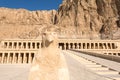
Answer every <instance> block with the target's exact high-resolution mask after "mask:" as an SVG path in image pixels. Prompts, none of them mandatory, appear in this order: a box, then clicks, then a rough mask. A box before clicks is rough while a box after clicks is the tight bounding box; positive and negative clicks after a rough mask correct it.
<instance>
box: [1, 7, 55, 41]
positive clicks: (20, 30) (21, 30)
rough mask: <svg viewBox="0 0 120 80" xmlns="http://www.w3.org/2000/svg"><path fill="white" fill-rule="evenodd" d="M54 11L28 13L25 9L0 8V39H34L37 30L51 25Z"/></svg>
mask: <svg viewBox="0 0 120 80" xmlns="http://www.w3.org/2000/svg"><path fill="white" fill-rule="evenodd" d="M55 14H56V11H55V10H51V11H28V10H25V9H8V8H0V37H1V38H24V39H26V38H34V37H36V36H37V35H38V32H36V31H38V30H39V28H42V27H47V26H50V25H52V24H53V21H54V16H55Z"/></svg>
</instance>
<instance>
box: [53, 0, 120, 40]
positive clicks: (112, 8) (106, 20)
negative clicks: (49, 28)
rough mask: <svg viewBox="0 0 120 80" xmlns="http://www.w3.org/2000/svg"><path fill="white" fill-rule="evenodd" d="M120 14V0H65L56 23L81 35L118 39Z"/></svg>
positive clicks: (92, 37) (93, 37) (119, 35)
mask: <svg viewBox="0 0 120 80" xmlns="http://www.w3.org/2000/svg"><path fill="white" fill-rule="evenodd" d="M119 16H120V0H64V1H63V4H61V5H60V7H59V10H58V18H57V20H56V22H55V23H56V24H57V25H59V26H62V27H65V28H68V29H71V30H73V29H74V30H75V31H74V32H79V35H80V36H81V37H87V38H90V39H95V38H102V39H118V38H119V37H120V34H119V31H120V30H119V27H120V17H119ZM116 22H117V23H116Z"/></svg>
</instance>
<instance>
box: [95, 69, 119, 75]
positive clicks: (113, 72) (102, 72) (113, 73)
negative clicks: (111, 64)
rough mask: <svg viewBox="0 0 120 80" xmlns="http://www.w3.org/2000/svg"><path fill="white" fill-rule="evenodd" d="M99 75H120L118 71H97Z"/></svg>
mask: <svg viewBox="0 0 120 80" xmlns="http://www.w3.org/2000/svg"><path fill="white" fill-rule="evenodd" d="M96 73H97V74H100V75H109V74H112V75H118V74H119V72H117V71H108V70H107V71H96Z"/></svg>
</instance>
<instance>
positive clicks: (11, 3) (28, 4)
mask: <svg viewBox="0 0 120 80" xmlns="http://www.w3.org/2000/svg"><path fill="white" fill-rule="evenodd" d="M61 3H62V0H0V7H7V8H17V9H18V8H24V9H27V10H31V11H33V10H51V9H58V7H59V5H60V4H61Z"/></svg>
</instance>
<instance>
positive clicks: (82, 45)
mask: <svg viewBox="0 0 120 80" xmlns="http://www.w3.org/2000/svg"><path fill="white" fill-rule="evenodd" d="M59 48H61V49H62V50H67V49H117V48H118V46H117V44H116V43H87V42H86V43H59Z"/></svg>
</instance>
